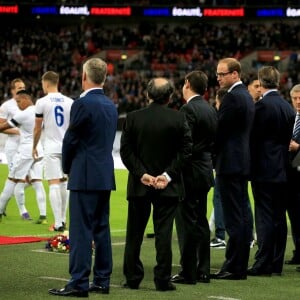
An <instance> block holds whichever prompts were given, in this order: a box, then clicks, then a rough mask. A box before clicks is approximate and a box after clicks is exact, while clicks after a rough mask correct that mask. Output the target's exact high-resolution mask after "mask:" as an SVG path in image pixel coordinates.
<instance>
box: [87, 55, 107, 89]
mask: <svg viewBox="0 0 300 300" xmlns="http://www.w3.org/2000/svg"><path fill="white" fill-rule="evenodd" d="M82 70H83V72H84V73H86V75H87V78H88V80H89V81H91V82H93V83H95V84H103V83H104V81H105V79H106V74H107V64H106V62H105V61H104V60H102V59H101V58H96V57H94V58H90V59H88V60H87V61H86V62H85V63H84V64H83V68H82Z"/></svg>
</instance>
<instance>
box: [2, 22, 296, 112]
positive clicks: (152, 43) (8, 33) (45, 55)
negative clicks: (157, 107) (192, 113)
mask: <svg viewBox="0 0 300 300" xmlns="http://www.w3.org/2000/svg"><path fill="white" fill-rule="evenodd" d="M299 27H300V25H299V24H291V23H284V22H274V23H273V22H268V23H252V22H251V23H234V24H226V23H197V24H186V25H184V24H180V25H179V24H177V25H176V24H171V23H169V24H156V23H154V22H148V21H141V22H140V23H139V24H127V25H125V24H123V25H117V24H101V23H97V24H87V23H81V24H76V25H74V24H73V25H62V24H60V25H59V24H53V23H51V24H50V23H49V24H45V23H43V24H39V25H38V26H34V27H33V26H30V25H29V26H25V25H22V26H21V25H17V24H15V25H14V24H8V25H7V26H6V27H5V28H4V27H2V29H0V32H1V36H2V38H1V40H0V60H1V62H2V63H1V66H0V99H1V100H2V101H4V100H6V99H8V98H9V97H10V95H9V83H10V81H11V80H12V79H13V78H16V77H21V78H22V79H24V80H25V82H27V83H28V86H29V89H30V90H31V92H32V94H33V95H34V97H35V98H38V97H40V96H41V95H42V89H41V75H42V74H43V73H44V72H45V71H48V70H53V71H56V72H58V73H59V74H60V78H61V82H60V91H61V92H62V93H64V94H66V95H69V96H70V97H72V98H76V97H78V96H79V95H80V93H81V81H80V72H81V70H80V67H81V63H82V61H83V60H84V59H85V58H87V57H90V56H93V55H99V56H101V57H102V58H104V59H106V60H107V62H108V64H109V66H110V68H109V74H108V78H107V81H106V84H105V91H106V94H107V95H108V96H109V97H111V98H112V99H113V101H114V102H115V105H116V106H117V107H118V110H119V114H122V113H126V112H128V111H131V110H133V109H137V108H140V107H143V106H145V105H146V104H147V103H146V97H145V87H146V83H147V82H148V81H149V79H150V78H152V77H153V76H157V75H161V76H165V77H168V78H172V79H173V81H174V84H175V86H176V93H175V94H174V96H173V98H172V101H171V103H170V105H171V106H172V107H175V108H178V107H180V106H181V105H182V101H183V100H182V95H181V87H182V85H183V78H184V76H185V74H186V73H187V72H189V71H191V70H194V69H201V70H202V71H204V72H205V73H206V74H207V75H208V77H209V89H208V91H207V94H206V98H207V100H211V99H214V98H215V91H216V89H217V88H218V84H217V81H216V77H215V71H216V65H217V61H218V60H219V59H220V58H222V57H235V58H237V59H241V58H242V57H244V56H245V55H247V54H248V53H251V52H252V51H254V50H259V49H272V50H294V51H295V53H296V52H297V45H299V43H300V33H299V32H300V30H299ZM111 49H122V50H126V49H130V50H137V54H136V55H135V56H132V57H128V58H127V59H111V60H110V59H108V58H107V57H105V53H107V51H109V50H111ZM299 69H300V66H299V63H298V56H297V54H294V55H293V57H292V58H291V63H290V70H289V71H290V75H289V74H287V75H286V76H285V78H284V79H283V84H287V85H288V86H287V87H286V90H287V91H288V90H289V88H290V86H291V85H293V84H295V83H298V82H299V80H300V78H298V73H299V72H298V71H299ZM246 71H247V72H255V71H256V70H255V68H254V67H253V69H251V70H246ZM283 88H284V86H283ZM283 92H284V91H283Z"/></svg>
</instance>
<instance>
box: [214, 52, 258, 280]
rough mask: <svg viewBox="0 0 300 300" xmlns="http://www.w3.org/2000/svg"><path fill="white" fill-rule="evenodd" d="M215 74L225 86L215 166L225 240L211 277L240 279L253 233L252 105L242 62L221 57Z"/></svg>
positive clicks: (242, 276) (219, 116)
mask: <svg viewBox="0 0 300 300" xmlns="http://www.w3.org/2000/svg"><path fill="white" fill-rule="evenodd" d="M216 76H217V80H218V82H219V85H220V87H221V88H227V89H228V92H227V94H226V95H225V96H224V98H223V101H222V103H221V105H220V108H219V111H218V131H217V138H216V166H215V169H216V176H217V181H218V183H219V189H220V195H221V199H222V207H223V213H224V222H225V228H226V232H227V233H228V243H227V246H226V254H225V262H224V263H223V266H222V267H221V270H220V271H219V272H217V273H215V274H212V276H211V278H214V279H227V280H240V279H246V278H247V267H248V260H249V253H250V240H251V234H252V232H251V225H250V224H251V215H250V214H249V198H248V176H249V172H250V149H249V139H250V132H251V127H252V123H253V119H254V111H255V109H254V102H253V100H252V97H251V96H250V94H249V92H248V90H247V88H246V86H245V85H244V84H243V83H242V81H241V79H240V76H241V64H240V63H239V62H238V61H237V60H236V59H234V58H224V59H221V60H220V61H219V63H218V66H217V73H216Z"/></svg>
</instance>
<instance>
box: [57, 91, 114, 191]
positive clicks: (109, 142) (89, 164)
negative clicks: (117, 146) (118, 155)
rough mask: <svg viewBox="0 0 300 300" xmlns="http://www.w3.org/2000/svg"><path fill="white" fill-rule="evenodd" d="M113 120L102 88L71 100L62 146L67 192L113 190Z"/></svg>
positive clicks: (111, 110)
mask: <svg viewBox="0 0 300 300" xmlns="http://www.w3.org/2000/svg"><path fill="white" fill-rule="evenodd" d="M117 121H118V113H117V109H116V107H115V105H114V104H113V102H112V101H111V100H110V99H109V98H107V97H106V96H105V95H104V92H103V90H102V89H93V90H91V91H89V92H88V93H87V94H86V95H85V96H83V97H81V98H79V99H78V100H75V101H74V103H73V105H72V107H71V113H70V125H69V128H68V129H67V131H66V134H65V136H64V139H63V147H62V165H63V170H64V172H65V173H66V174H69V181H68V189H69V190H77V191H97V190H114V189H115V176H114V162H113V157H112V149H113V143H114V139H115V134H116V130H117Z"/></svg>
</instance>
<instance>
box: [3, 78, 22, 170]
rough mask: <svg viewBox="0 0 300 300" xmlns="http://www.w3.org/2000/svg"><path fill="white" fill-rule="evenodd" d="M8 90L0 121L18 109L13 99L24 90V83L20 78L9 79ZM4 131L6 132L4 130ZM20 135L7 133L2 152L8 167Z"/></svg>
mask: <svg viewBox="0 0 300 300" xmlns="http://www.w3.org/2000/svg"><path fill="white" fill-rule="evenodd" d="M10 90H11V94H12V98H11V99H9V100H7V101H5V102H4V103H3V104H2V105H1V106H0V123H3V122H5V121H8V120H10V119H12V118H13V117H14V115H15V114H16V113H17V112H19V111H20V109H19V108H18V106H17V102H16V100H15V96H16V93H17V92H18V91H20V90H25V83H24V81H23V80H22V79H21V78H16V79H14V80H12V81H11V84H10ZM5 133H6V132H5ZM19 138H20V136H19V135H17V134H7V138H6V141H5V147H4V152H5V156H6V160H7V166H8V169H9V168H10V167H11V163H12V159H13V157H14V155H15V154H16V151H17V147H18V144H19Z"/></svg>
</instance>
